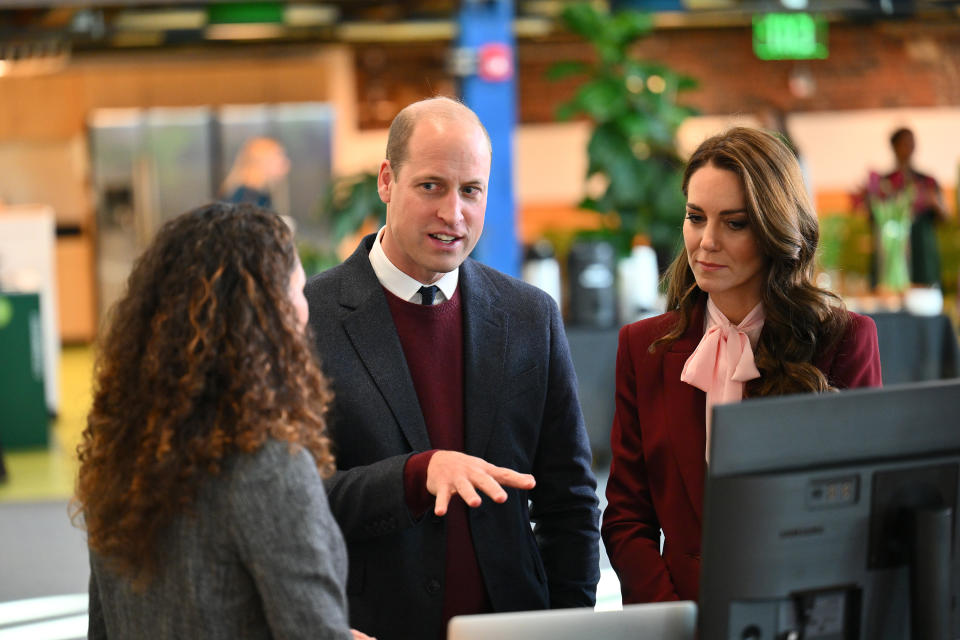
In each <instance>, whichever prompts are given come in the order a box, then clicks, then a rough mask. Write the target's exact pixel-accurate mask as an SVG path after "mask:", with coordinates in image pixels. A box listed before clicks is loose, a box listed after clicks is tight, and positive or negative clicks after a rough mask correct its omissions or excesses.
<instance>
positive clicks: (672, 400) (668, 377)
mask: <svg viewBox="0 0 960 640" xmlns="http://www.w3.org/2000/svg"><path fill="white" fill-rule="evenodd" d="M703 313H704V304H702V303H701V304H699V305H697V306H696V307H695V308H694V310H693V313H692V314H691V317H690V326H688V327H687V330H686V331H685V332H684V334H683V335H682V336H681V337H680V338H679V339H677V340H676V341H675V342H674V343H673V344H672V345H670V347H669V348H668V350H667V352H666V353H665V354H664V356H663V376H664V389H666V390H667V392H666V393H665V398H664V400H665V402H663V403H661V407H662V411H663V412H664V413H663V415H662V416H661V420H662V424H666V425H668V429H669V433H670V438H671V441H672V442H673V446H672V447H671V449H672V450H673V452H674V456H675V457H676V459H677V466H678V467H679V469H680V477H681V478H683V484H684V486H685V487H686V490H687V496H688V497H689V498H690V503H691V505H692V506H693V511H694V513H695V514H696V515H697V519H698V520H702V512H703V483H704V479H705V475H706V460H705V452H706V439H707V434H706V397H707V395H706V394H705V393H704V392H703V391H701V390H700V389H697V388H696V387H694V386H691V385H689V384H687V383H686V382H682V381H681V380H680V374H681V373H682V372H683V365H684V364H685V363H686V362H687V358H689V357H690V354H691V353H693V351H694V349H696V348H697V345H698V344H699V343H700V338H701V337H702V336H703Z"/></svg>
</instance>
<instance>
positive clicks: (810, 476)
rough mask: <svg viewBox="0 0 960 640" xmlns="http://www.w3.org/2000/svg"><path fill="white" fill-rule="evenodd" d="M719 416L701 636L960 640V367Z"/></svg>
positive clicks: (722, 410)
mask: <svg viewBox="0 0 960 640" xmlns="http://www.w3.org/2000/svg"><path fill="white" fill-rule="evenodd" d="M712 422H713V431H712V434H711V451H710V464H709V468H708V472H707V480H706V488H705V496H704V508H703V517H704V531H703V544H702V562H703V564H702V575H701V581H700V617H699V630H700V634H699V638H700V640H734V639H735V640H790V639H797V640H799V639H805V640H812V639H819V640H867V639H869V640H909V639H911V638H912V639H913V640H918V639H920V638H923V639H924V640H927V639H931V640H954V639H956V638H960V615H958V613H957V608H956V602H955V599H954V597H953V594H958V593H960V562H958V553H957V551H958V548H960V539H958V530H957V526H956V510H957V491H958V488H957V482H958V469H960V380H954V381H938V382H929V383H921V384H910V385H898V386H896V387H888V388H886V389H864V390H851V391H844V392H842V393H826V394H818V395H813V394H808V395H795V396H782V397H778V398H763V399H755V400H751V401H748V402H743V403H740V404H734V405H724V406H718V407H715V408H714V413H713V421H712Z"/></svg>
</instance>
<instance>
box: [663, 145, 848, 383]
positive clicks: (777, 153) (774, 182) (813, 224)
mask: <svg viewBox="0 0 960 640" xmlns="http://www.w3.org/2000/svg"><path fill="white" fill-rule="evenodd" d="M707 165H711V166H714V167H716V168H718V169H724V170H726V171H731V172H733V173H735V174H736V175H737V176H738V177H739V178H740V183H741V184H742V185H743V191H744V196H745V198H746V204H747V220H748V222H749V226H750V228H751V229H752V230H753V232H754V234H755V235H756V239H757V245H758V246H759V247H760V251H761V253H763V255H764V256H765V258H766V261H767V265H768V268H767V274H766V278H765V280H764V284H763V290H762V293H761V301H762V302H763V310H764V314H765V315H766V319H765V320H764V323H763V331H762V332H761V334H760V342H759V343H758V345H757V352H756V364H757V369H758V370H759V371H760V374H761V375H760V378H757V379H755V380H751V381H750V382H749V383H747V385H746V387H745V389H744V392H745V395H747V396H753V397H758V396H769V395H782V394H787V393H802V392H809V391H826V390H828V389H830V388H831V387H830V384H829V382H828V381H827V378H826V376H824V375H823V373H822V372H821V371H820V370H819V369H817V367H816V366H814V365H813V364H812V361H813V359H814V358H815V357H816V356H817V355H818V354H820V353H822V352H823V351H825V350H827V349H829V348H830V347H831V346H832V345H834V344H835V343H836V342H837V341H839V339H840V338H841V337H842V336H843V332H844V331H845V330H846V327H847V323H848V322H849V318H848V316H847V313H846V310H845V309H844V306H843V302H842V301H841V300H840V299H839V298H838V297H837V296H835V295H834V294H833V293H831V292H829V291H826V290H824V289H820V288H819V287H817V286H816V285H815V284H814V283H813V269H814V257H815V255H816V250H817V243H818V241H819V238H820V230H819V226H818V223H817V216H816V214H815V213H814V209H813V205H812V204H811V202H810V198H809V196H808V195H807V191H806V188H805V187H804V184H803V177H802V175H801V171H800V165H799V164H798V162H797V158H796V156H795V154H794V153H793V151H792V150H791V149H790V148H789V147H788V146H787V145H786V144H784V142H783V141H782V140H780V139H779V138H777V137H776V136H774V135H772V134H770V133H767V132H765V131H761V130H759V129H751V128H747V127H734V128H732V129H730V130H729V131H727V132H725V133H722V134H720V135H716V136H713V137H711V138H708V139H707V140H705V141H704V142H703V143H702V144H701V145H700V146H699V147H698V148H697V150H696V151H695V152H694V153H693V155H692V156H691V157H690V160H689V162H688V163H687V168H686V170H685V171H684V174H683V193H684V194H686V193H687V186H688V185H689V183H690V178H691V176H693V174H694V173H695V172H696V171H697V170H698V169H700V168H701V167H704V166H707ZM664 280H665V281H666V285H667V309H670V310H674V311H676V312H677V315H678V321H677V324H676V325H675V326H674V328H673V329H672V330H671V331H670V332H669V333H667V335H665V336H663V337H662V338H660V339H659V340H657V341H656V342H654V343H653V345H652V346H651V350H653V349H655V348H656V347H657V346H658V345H659V344H663V343H669V342H672V341H674V340H676V339H677V338H679V337H680V336H681V335H683V333H684V332H685V331H686V329H687V326H688V325H689V323H690V314H691V312H692V311H693V308H694V307H695V306H696V305H697V304H699V303H700V302H701V301H702V300H703V299H704V296H705V295H706V294H705V293H704V292H703V291H702V290H701V289H700V287H698V286H697V282H696V279H695V278H694V275H693V271H692V270H691V269H690V263H689V260H688V257H687V251H686V248H682V249H681V250H680V253H679V254H678V255H677V257H676V258H675V259H674V261H673V263H672V264H671V265H670V267H669V268H668V269H667V272H666V274H665V276H664Z"/></svg>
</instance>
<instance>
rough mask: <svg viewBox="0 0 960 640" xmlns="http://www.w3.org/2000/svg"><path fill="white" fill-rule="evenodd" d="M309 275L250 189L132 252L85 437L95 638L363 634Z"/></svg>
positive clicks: (81, 502) (281, 227)
mask: <svg viewBox="0 0 960 640" xmlns="http://www.w3.org/2000/svg"><path fill="white" fill-rule="evenodd" d="M303 285H304V274H303V269H302V268H301V267H300V262H299V260H298V258H297V254H296V253H295V251H294V247H293V238H292V233H291V231H290V229H289V228H288V227H287V226H286V225H285V224H284V223H283V222H282V220H281V219H280V218H279V217H278V216H277V215H276V214H274V213H272V212H270V211H266V210H264V209H260V208H257V207H254V206H251V205H232V204H225V203H217V204H211V205H207V206H204V207H201V208H198V209H196V210H193V211H190V212H188V213H185V214H183V215H181V216H179V217H177V218H175V219H174V220H172V221H170V222H169V223H167V224H166V225H164V227H163V228H162V229H161V230H160V232H159V234H158V235H157V237H156V239H155V240H154V241H153V243H152V244H151V246H150V247H149V248H148V249H147V250H146V251H145V253H144V254H143V255H142V256H141V257H140V258H139V259H138V260H137V262H136V264H135V265H134V268H133V271H132V273H131V275H130V278H129V280H128V283H127V291H126V293H125V295H124V297H123V298H122V299H121V300H120V301H119V302H118V303H117V304H116V306H115V307H114V308H113V310H112V312H111V315H110V318H109V325H108V328H107V330H106V333H105V334H103V336H102V337H101V340H100V343H99V353H98V356H97V363H96V370H95V371H96V373H95V390H94V402H93V408H92V409H91V411H90V414H89V417H88V421H87V428H86V430H85V431H84V433H83V440H82V443H81V444H80V446H79V449H78V453H79V459H80V470H79V477H78V481H77V493H76V501H77V503H76V505H75V507H76V508H77V509H78V512H77V513H75V516H81V515H82V521H83V524H84V526H85V528H86V531H87V538H88V545H89V548H90V569H91V575H90V618H89V637H91V638H107V637H113V638H142V637H150V638H171V639H172V638H223V639H228V638H230V639H233V638H273V637H283V638H330V639H339V638H342V639H344V640H347V639H349V638H351V631H350V629H349V626H348V623H347V619H348V616H347V600H346V593H345V591H344V585H345V582H346V573H347V566H346V562H347V558H346V550H345V547H344V541H343V537H342V536H341V533H340V530H339V528H338V527H337V524H336V522H334V520H333V517H332V516H331V514H330V510H329V508H328V505H327V499H326V493H325V492H324V488H323V481H322V478H324V477H328V476H330V475H331V474H332V473H333V471H334V458H333V454H332V452H331V446H330V441H329V439H328V437H327V435H326V432H325V413H326V410H327V406H328V404H329V403H330V400H331V393H330V390H329V386H328V383H327V381H326V379H325V378H324V377H323V375H322V374H321V373H320V371H319V369H318V367H317V365H316V364H315V362H314V359H313V356H312V352H311V347H310V338H309V337H308V336H307V335H306V334H305V327H306V325H307V314H308V311H307V303H306V300H305V299H304V297H303V291H302V290H303ZM354 637H357V638H363V637H365V636H363V634H359V633H355V634H354Z"/></svg>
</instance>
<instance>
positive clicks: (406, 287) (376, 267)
mask: <svg viewBox="0 0 960 640" xmlns="http://www.w3.org/2000/svg"><path fill="white" fill-rule="evenodd" d="M384 229H386V227H381V228H380V231H378V232H377V237H376V239H375V240H374V241H373V248H371V249H370V266H372V267H373V272H374V273H375V274H376V275H377V280H379V281H380V284H381V285H383V287H384V288H385V289H386V290H387V291H389V292H390V293H392V294H393V295H395V296H397V297H398V298H400V299H401V300H407V301H408V302H418V303H419V302H420V298H419V295H418V294H419V292H420V287H424V286H427V285H426V284H425V283H423V282H418V281H417V280H415V279H414V278H411V277H410V276H408V275H407V274H405V273H404V272H403V271H401V270H400V269H399V268H398V267H397V266H396V265H395V264H393V263H392V262H390V258H388V257H387V254H386V253H384V251H383V247H382V246H381V245H380V239H381V238H382V237H383V231H384ZM459 280H460V267H457V268H456V269H454V270H453V271H450V272H447V273H445V274H443V276H442V277H441V278H440V279H439V280H437V281H436V282H434V283H433V284H434V285H435V286H436V287H437V288H439V289H440V293H441V294H443V298H441V302H442V301H443V300H449V299H450V298H452V297H453V294H454V292H456V290H457V283H458V282H459ZM415 296H416V298H415ZM435 304H436V303H435Z"/></svg>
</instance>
